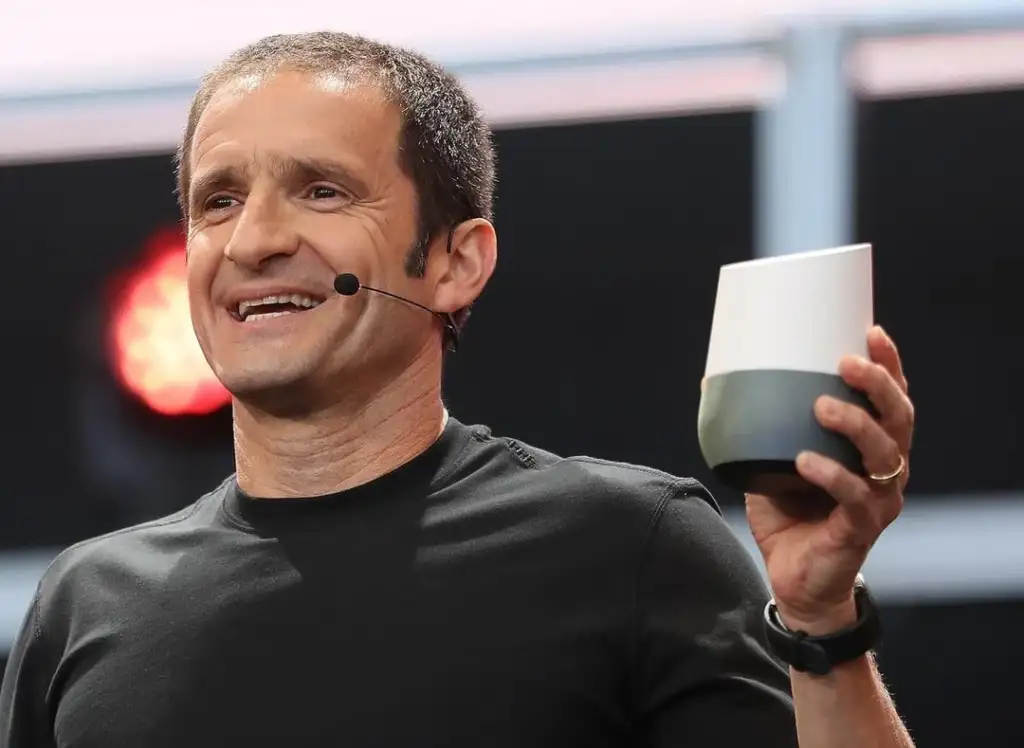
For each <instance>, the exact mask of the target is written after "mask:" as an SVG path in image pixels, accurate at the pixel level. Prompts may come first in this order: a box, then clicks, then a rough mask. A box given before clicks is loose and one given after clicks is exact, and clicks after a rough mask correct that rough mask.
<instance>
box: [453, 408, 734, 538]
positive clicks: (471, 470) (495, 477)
mask: <svg viewBox="0 0 1024 748" xmlns="http://www.w3.org/2000/svg"><path fill="white" fill-rule="evenodd" d="M473 433H474V437H475V439H476V442H477V447H476V449H475V450H474V451H476V452H477V455H476V459H471V460H470V461H469V462H468V463H467V464H466V465H464V469H465V471H466V473H467V477H469V483H471V484H472V483H474V482H476V481H479V482H480V485H481V487H483V486H484V485H486V487H487V490H486V493H487V494H488V495H494V494H495V493H497V494H500V495H502V496H506V497H508V501H512V502H517V503H521V504H529V505H532V506H535V507H536V508H538V509H539V510H543V511H544V512H545V513H557V514H560V515H567V514H568V515H573V516H576V517H579V518H581V519H589V520H590V522H588V523H587V524H592V523H594V522H597V523H603V524H605V526H606V527H608V528H609V529H614V528H616V527H617V528H618V530H619V531H620V532H621V531H625V530H626V528H627V527H628V526H636V525H640V526H641V527H642V528H650V529H653V527H654V526H655V525H657V524H658V523H660V521H661V517H662V516H663V515H664V514H665V513H666V509H667V508H668V507H669V506H671V505H681V506H689V505H691V504H696V505H700V506H699V508H697V509H693V510H690V509H685V508H684V509H682V511H683V513H684V514H690V513H692V514H694V515H695V517H696V518H698V519H699V520H702V521H703V520H705V519H706V518H708V517H712V518H714V517H717V518H718V519H719V520H720V521H721V522H722V523H723V524H724V520H722V519H721V510H720V508H719V506H718V504H717V502H716V501H715V499H714V497H713V496H712V495H711V493H710V491H708V489H707V488H706V487H705V486H704V485H703V484H702V483H701V482H700V481H699V480H697V479H695V478H692V477H686V476H680V475H674V474H672V473H669V472H666V471H664V470H658V469H656V468H653V467H648V466H646V465H637V464H632V463H628V462H622V461H615V460H609V459H601V458H598V457H592V456H588V455H569V456H562V455H558V454H555V453H553V452H551V451H548V450H545V449H542V448H539V447H536V446H534V445H532V444H530V443H528V442H526V441H523V440H521V439H516V438H512V437H507V436H500V435H495V434H493V433H491V431H490V430H489V429H487V428H485V427H474V428H473ZM675 513H678V512H675ZM675 513H674V514H675ZM712 521H713V520H712ZM616 523H619V524H616ZM622 523H625V524H622Z"/></svg>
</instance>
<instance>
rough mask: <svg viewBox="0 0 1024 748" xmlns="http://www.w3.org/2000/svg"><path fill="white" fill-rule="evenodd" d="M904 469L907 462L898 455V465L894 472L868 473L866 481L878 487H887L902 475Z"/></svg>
mask: <svg viewBox="0 0 1024 748" xmlns="http://www.w3.org/2000/svg"><path fill="white" fill-rule="evenodd" d="M906 469H907V461H906V460H905V459H903V455H900V464H899V465H897V466H896V469H895V470H893V471H892V472H891V473H869V474H868V480H869V481H871V482H872V483H874V484H875V485H878V486H887V485H889V484H890V483H892V482H893V481H894V480H896V479H897V478H899V477H900V476H901V475H903V471H904V470H906Z"/></svg>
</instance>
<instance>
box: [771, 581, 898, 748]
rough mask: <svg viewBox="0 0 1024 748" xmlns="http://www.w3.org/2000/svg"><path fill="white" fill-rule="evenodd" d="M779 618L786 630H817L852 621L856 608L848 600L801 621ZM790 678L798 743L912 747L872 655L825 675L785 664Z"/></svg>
mask: <svg viewBox="0 0 1024 748" xmlns="http://www.w3.org/2000/svg"><path fill="white" fill-rule="evenodd" d="M782 617H783V623H785V624H786V625H787V627H789V628H790V629H797V630H803V631H807V633H810V634H821V633H825V632H827V631H834V630H836V629H838V628H840V627H842V626H844V625H848V624H849V623H850V622H852V621H854V620H856V612H855V609H854V605H853V601H852V600H851V601H850V603H849V606H848V610H844V611H841V612H839V613H837V614H836V615H834V616H829V617H828V618H826V619H823V620H817V621H814V622H813V623H808V624H805V625H802V624H801V622H799V621H796V620H793V618H792V617H789V618H790V620H789V621H787V620H786V618H787V616H785V614H783V616H782ZM790 680H791V683H792V690H793V705H794V709H795V711H796V728H797V736H798V738H799V744H800V748H913V746H914V741H913V740H912V739H911V738H910V734H909V733H908V732H907V729H906V727H904V725H903V721H902V720H901V719H900V717H899V714H897V712H896V707H895V705H894V704H893V701H892V699H891V698H890V697H889V693H888V691H887V690H886V688H885V684H884V683H883V682H882V676H881V674H880V673H879V672H878V668H877V667H876V665H875V660H874V657H873V656H872V655H870V654H866V655H864V656H862V657H859V658H857V659H856V660H851V661H850V662H845V663H842V664H840V665H837V666H836V667H834V668H833V669H832V671H831V672H830V673H828V674H827V675H812V674H810V673H802V672H800V671H798V670H795V669H792V668H791V669H790Z"/></svg>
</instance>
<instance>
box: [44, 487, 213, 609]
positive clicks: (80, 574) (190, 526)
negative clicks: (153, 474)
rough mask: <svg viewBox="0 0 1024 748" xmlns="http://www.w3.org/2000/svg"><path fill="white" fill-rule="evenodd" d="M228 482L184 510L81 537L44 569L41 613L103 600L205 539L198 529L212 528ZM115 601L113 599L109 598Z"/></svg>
mask: <svg viewBox="0 0 1024 748" xmlns="http://www.w3.org/2000/svg"><path fill="white" fill-rule="evenodd" d="M227 483H228V482H227V481H225V482H224V483H222V484H221V485H220V486H218V487H217V488H216V489H214V490H213V491H211V492H209V493H207V494H205V495H204V496H202V497H201V498H200V499H199V500H198V501H196V502H194V503H193V504H190V505H188V506H186V507H184V508H182V509H180V510H179V511H177V512H175V513H173V514H170V515H167V516H165V517H160V518H157V519H153V520H150V521H148V522H143V523H140V524H137V525H133V526H130V527H125V528H121V529H119V530H115V531H113V532H109V533H106V534H104V535H100V536H97V537H93V538H88V539H86V540H82V541H80V542H78V543H75V544H74V545H71V546H69V547H68V548H65V549H64V550H63V551H61V552H60V553H59V554H58V555H57V556H56V557H55V558H54V559H53V561H52V562H51V563H50V564H49V566H48V567H47V569H46V571H45V572H44V573H43V575H42V577H41V579H40V581H39V585H38V588H37V591H36V600H35V605H36V609H37V614H38V615H40V616H46V615H47V614H48V613H49V614H52V613H53V612H54V611H62V610H64V611H66V610H68V609H69V608H70V607H71V606H80V605H83V604H88V603H89V602H90V601H92V602H95V603H96V604H98V605H102V604H103V597H104V596H105V595H108V594H110V593H116V592H123V591H124V590H125V589H126V588H128V587H129V586H130V585H131V584H132V583H133V580H138V579H139V578H140V576H141V575H142V570H143V567H147V569H148V570H152V569H153V568H154V567H159V566H160V564H161V563H162V560H161V559H170V558H171V557H173V556H174V555H175V554H179V555H180V552H181V551H182V549H183V548H187V547H188V546H189V545H194V544H196V543H198V542H201V534H200V533H197V532H195V531H196V530H199V529H201V528H202V527H206V526H210V525H211V524H212V523H211V516H212V513H214V512H215V511H216V507H217V504H218V498H219V497H220V496H221V494H222V493H223V491H224V490H225V487H226V486H227ZM107 602H111V601H109V600H108V601H107Z"/></svg>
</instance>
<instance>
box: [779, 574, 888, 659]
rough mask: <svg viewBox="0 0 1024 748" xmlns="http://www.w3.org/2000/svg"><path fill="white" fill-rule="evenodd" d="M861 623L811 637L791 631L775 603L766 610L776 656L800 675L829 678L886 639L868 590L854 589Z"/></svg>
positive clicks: (857, 622) (862, 587) (855, 602)
mask: <svg viewBox="0 0 1024 748" xmlns="http://www.w3.org/2000/svg"><path fill="white" fill-rule="evenodd" d="M853 599H854V604H855V606H856V609H857V621H856V623H854V624H853V625H852V626H848V627H846V628H843V629H840V630H839V631H836V632H835V633H832V634H825V635H823V636H811V635H810V634H808V633H806V632H804V631H790V630H789V629H787V628H786V627H785V625H784V624H783V623H782V620H781V618H780V617H779V611H778V608H777V607H776V606H775V601H774V600H770V601H769V602H768V605H766V606H765V610H764V617H765V631H766V635H767V639H768V644H769V646H770V647H771V649H772V651H773V652H774V653H775V655H776V656H777V657H778V658H779V659H781V660H782V661H783V662H785V663H786V664H787V665H790V666H791V667H793V668H794V669H795V670H798V671H800V672H809V673H812V674H814V675H825V674H827V673H828V672H830V671H831V670H832V668H834V667H835V666H836V665H839V664H841V663H844V662H849V661H851V660H855V659H857V658H858V657H860V656H861V655H863V654H865V653H866V652H869V651H871V650H873V649H874V648H876V647H877V646H878V644H879V642H880V641H881V638H882V623H881V620H880V619H879V616H878V609H877V608H876V607H875V604H874V600H872V598H871V595H870V593H869V592H868V589H867V587H866V586H864V585H863V584H858V585H857V586H856V587H854V593H853Z"/></svg>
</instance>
